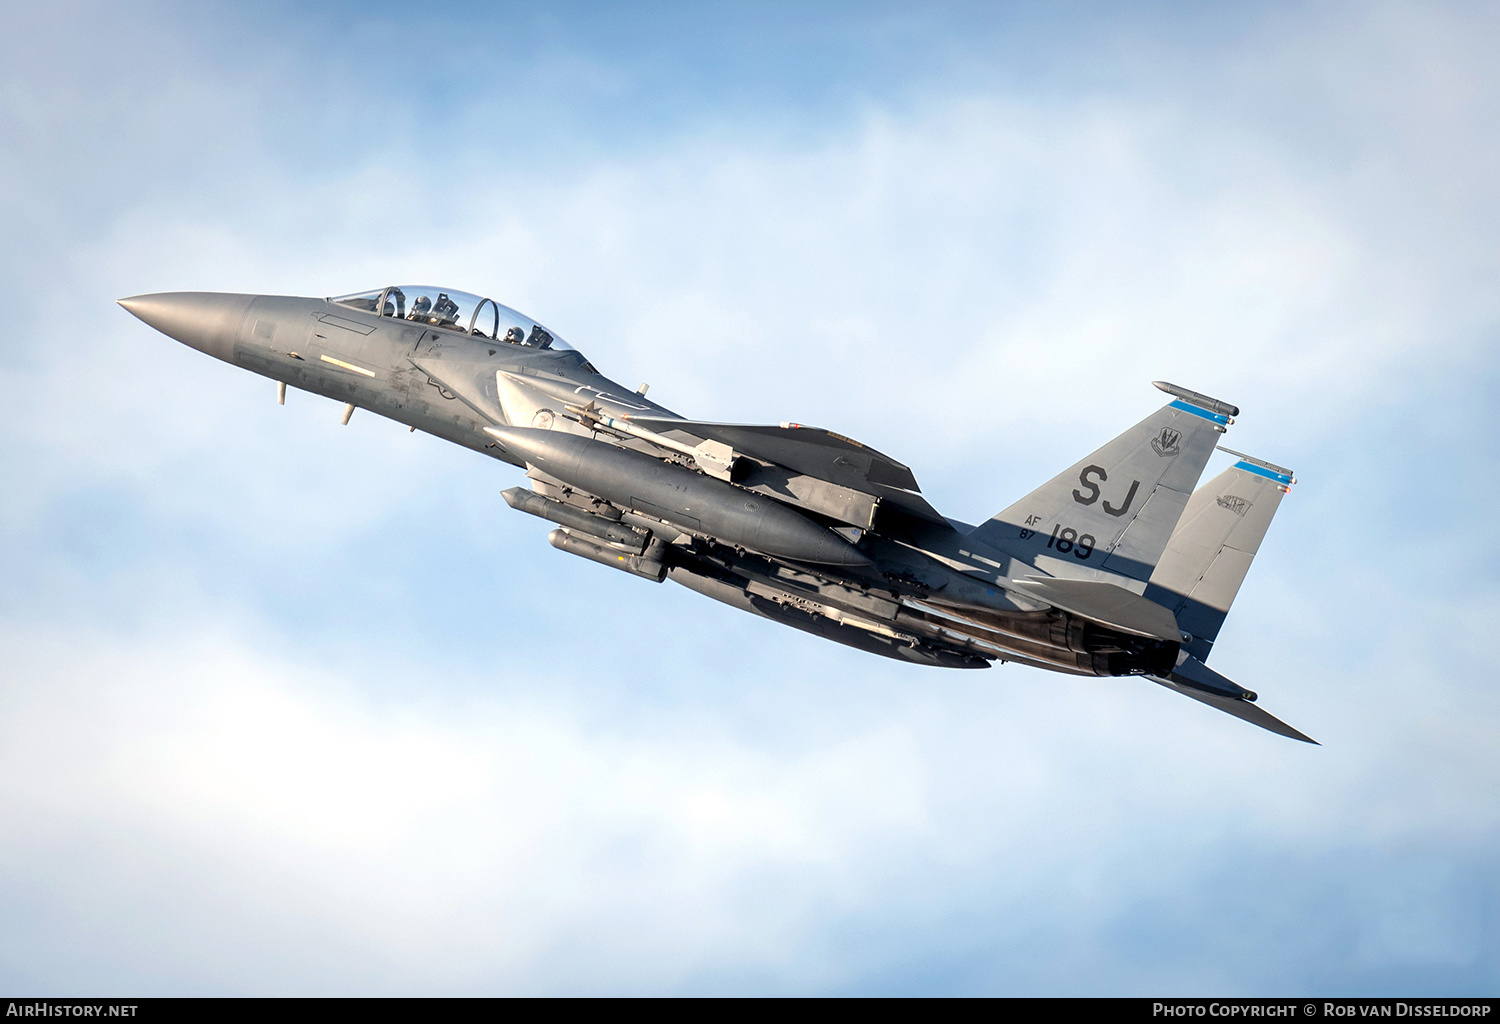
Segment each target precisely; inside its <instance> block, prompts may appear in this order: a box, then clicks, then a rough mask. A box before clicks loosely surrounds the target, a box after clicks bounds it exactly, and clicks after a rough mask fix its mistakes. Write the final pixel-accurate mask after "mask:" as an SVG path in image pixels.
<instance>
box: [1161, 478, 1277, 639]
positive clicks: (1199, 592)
mask: <svg viewBox="0 0 1500 1024" xmlns="http://www.w3.org/2000/svg"><path fill="white" fill-rule="evenodd" d="M1230 454H1232V455H1239V452H1231V453H1230ZM1294 482H1295V481H1294V479H1293V477H1292V472H1291V470H1289V469H1282V468H1281V467H1280V466H1273V465H1271V464H1270V463H1269V462H1262V461H1260V460H1259V459H1252V458H1250V457H1249V456H1241V458H1240V461H1239V462H1236V463H1235V464H1234V465H1233V466H1231V467H1230V468H1228V469H1226V470H1225V471H1224V472H1222V473H1220V474H1219V475H1218V476H1216V477H1214V478H1213V479H1212V480H1210V481H1209V482H1208V483H1206V484H1204V485H1203V486H1202V487H1200V488H1198V490H1196V491H1194V492H1193V496H1192V498H1191V499H1189V501H1188V504H1187V508H1186V509H1185V510H1184V511H1183V513H1182V519H1181V521H1180V522H1179V523H1178V524H1177V529H1176V531H1175V532H1173V534H1172V539H1171V541H1170V542H1169V543H1168V544H1167V549H1166V551H1165V552H1163V554H1162V557H1161V561H1160V562H1159V563H1158V564H1157V566H1156V571H1155V572H1153V573H1152V574H1151V582H1150V585H1149V586H1148V587H1147V588H1146V597H1147V598H1149V599H1150V600H1152V601H1155V602H1156V603H1157V604H1160V605H1165V606H1166V607H1167V608H1168V609H1169V610H1170V611H1172V612H1173V613H1174V614H1175V615H1176V616H1177V624H1178V625H1179V626H1181V627H1182V630H1183V632H1185V633H1190V634H1192V640H1191V641H1189V642H1188V643H1187V644H1186V645H1185V646H1184V650H1186V651H1187V653H1189V654H1191V655H1192V656H1193V657H1195V658H1197V659H1198V660H1199V661H1207V660H1208V652H1209V651H1210V650H1211V649H1212V647H1213V643H1214V640H1215V639H1216V638H1217V637H1218V635H1219V628H1220V627H1221V626H1223V625H1224V618H1225V616H1226V615H1228V614H1229V606H1230V605H1231V604H1232V603H1234V598H1235V595H1236V594H1238V593H1239V590H1240V584H1241V583H1243V582H1244V581H1245V574H1246V573H1247V572H1249V570H1250V562H1251V560H1252V559H1254V558H1255V553H1256V551H1258V550H1259V549H1260V542H1261V539H1262V538H1263V537H1265V535H1266V529H1267V528H1268V527H1269V526H1270V525H1271V517H1272V516H1274V515H1275V514H1276V509H1277V506H1279V505H1280V504H1281V496H1282V495H1283V494H1286V493H1287V492H1288V491H1289V490H1290V489H1291V485H1292V484H1293V483H1294Z"/></svg>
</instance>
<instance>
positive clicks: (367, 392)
mask: <svg viewBox="0 0 1500 1024" xmlns="http://www.w3.org/2000/svg"><path fill="white" fill-rule="evenodd" d="M121 305H123V306H125V308H126V309H128V310H129V311H130V312H131V313H133V314H134V315H136V316H137V317H139V318H140V319H142V320H143V321H145V322H146V323H148V324H150V325H151V326H153V327H155V328H157V329H158V330H160V331H162V332H163V333H164V334H167V335H168V336H170V337H173V338H175V339H177V340H178V341H180V342H182V343H184V344H186V345H189V346H191V347H193V348H196V349H198V350H200V351H202V352H205V353H207V354H208V355H211V356H214V357H215V358H218V359H222V360H224V361H225V362H228V363H232V364H233V365H235V366H238V367H241V368H242V369H246V370H249V371H251V372H252V373H257V374H260V375H261V376H264V377H267V378H269V379H271V380H274V381H277V382H278V383H280V384H281V385H283V386H291V387H294V388H297V389H300V390H303V391H308V392H312V393H313V394H317V395H322V396H324V397H326V398H330V399H333V400H334V401H336V402H340V403H343V404H344V405H345V407H346V410H345V422H348V418H349V416H350V415H351V414H352V413H353V412H354V411H356V410H368V411H369V412H372V413H376V414H378V415H381V416H385V417H388V418H390V419H392V420H395V421H397V422H399V423H402V424H405V425H407V426H409V427H410V428H412V429H413V430H420V431H423V432H425V433H428V434H431V435H433V436H436V437H440V438H442V439H444V440H446V441H451V442H453V443H454V444H459V445H463V446H464V447H466V448H471V449H473V450H474V451H477V452H480V453H481V454H484V455H487V456H489V457H491V458H494V459H498V460H500V461H503V462H507V463H509V464H511V465H514V466H518V467H522V468H525V469H527V471H528V472H527V475H528V477H530V478H531V479H532V485H533V488H534V489H535V490H536V491H537V493H538V494H539V495H542V496H543V497H544V498H546V499H547V500H548V501H553V502H556V503H557V504H558V506H562V505H568V504H571V505H573V506H576V508H575V509H574V511H573V512H572V513H569V515H574V516H576V514H577V513H578V511H580V510H581V511H582V512H584V513H585V514H587V515H590V516H595V517H598V521H599V522H601V523H610V524H615V525H613V526H610V527H609V528H608V529H606V528H604V527H603V526H600V527H596V528H595V529H594V532H593V533H589V532H588V531H581V530H577V529H575V527H574V526H568V525H564V526H563V528H562V530H561V531H554V533H555V535H554V537H553V543H554V544H555V545H556V546H558V547H561V548H563V549H564V550H569V551H572V552H574V553H578V554H583V555H585V556H586V557H589V558H592V559H593V560H595V561H600V562H603V563H604V564H612V565H615V567H616V568H622V569H626V570H627V571H631V572H634V573H636V574H637V575H646V576H648V577H650V578H657V579H661V578H666V577H668V576H670V578H672V579H673V580H675V581H677V582H679V583H682V584H684V585H685V586H688V587H690V588H692V589H694V590H697V591H698V592H700V593H703V594H705V595H707V596H710V597H713V598H714V599H716V600H719V601H723V602H725V603H728V604H731V605H733V606H735V607H739V608H742V609H743V610H746V611H751V612H753V613H755V614H758V615H762V616H765V617H768V618H772V619H775V620H777V621H780V622H782V623H783V624H786V625H791V626H794V627H796V628H799V629H803V630H806V631H808V632H813V633H817V634H819V635H823V636H826V637H828V638H829V639H834V640H837V641H838V642H840V643H845V644H848V645H850V646H855V647H860V648H862V649H864V650H869V651H872V652H874V653H878V654H882V655H884V656H887V657H896V658H900V659H903V660H907V661H914V662H917V663H922V664H933V665H946V666H951V667H983V666H985V665H987V664H988V663H989V662H990V661H991V660H994V659H996V658H1003V659H1004V660H1011V661H1020V662H1024V663H1029V664H1033V665H1038V666H1041V667H1045V668H1049V669H1053V670H1057V671H1064V672H1070V673H1078V674H1087V675H1118V674H1124V673H1131V672H1138V671H1143V670H1144V669H1145V668H1147V667H1150V666H1157V667H1160V666H1161V665H1162V664H1165V661H1164V659H1168V660H1169V659H1170V658H1171V657H1172V656H1174V655H1175V651H1176V643H1175V642H1163V641H1142V640H1141V638H1139V637H1130V636H1122V635H1116V634H1109V635H1106V634H1105V633H1101V631H1100V630H1099V629H1098V628H1097V627H1096V626H1093V625H1089V626H1085V625H1083V624H1081V623H1080V622H1079V621H1077V620H1075V619H1073V618H1071V617H1070V616H1068V615H1067V614H1063V613H1059V612H1057V611H1055V610H1053V609H1051V608H1050V607H1049V605H1048V604H1047V602H1045V601H1040V600H1028V598H1027V597H1026V596H1024V595H1021V596H1017V595H1016V594H1015V593H1013V592H1011V591H1008V590H1007V589H1006V588H1004V587H1002V586H1001V585H999V582H998V581H1000V580H1002V579H1003V578H1005V577H1007V576H1008V575H1011V576H1013V575H1018V574H1020V573H1022V572H1026V571H1033V570H1031V568H1030V567H1029V566H1026V565H1022V564H1021V563H1018V562H1016V561H1015V560H1014V559H1012V558H1010V557H1009V556H1007V555H1006V554H1004V553H1003V552H1001V551H998V550H996V549H994V548H991V547H987V546H985V545H983V544H979V543H976V542H974V541H973V540H971V539H969V538H968V537H967V536H966V535H965V533H964V532H962V531H961V530H960V529H956V528H955V526H954V525H953V524H952V523H951V521H946V520H944V519H943V518H942V517H941V516H939V515H937V514H936V513H935V511H933V510H932V509H931V507H930V506H928V505H926V503H925V502H924V501H921V500H920V499H919V498H916V497H915V496H913V495H911V494H906V496H905V497H904V498H903V497H902V493H898V492H895V491H890V490H889V489H887V498H886V499H884V500H885V502H886V503H885V504H884V505H882V504H881V501H880V500H876V501H874V502H873V503H872V504H870V505H869V512H870V518H869V521H868V522H865V521H863V519H862V518H861V516H854V517H850V516H848V515H847V514H845V513H842V512H841V511H840V509H842V508H843V507H844V506H842V505H838V504H837V501H838V500H843V499H844V498H848V497H849V495H850V494H853V492H848V491H847V489H843V490H839V489H838V488H833V489H830V486H829V485H828V484H827V483H826V482H824V481H820V480H819V479H817V478H813V477H807V476H799V475H796V474H791V475H789V474H788V472H787V470H786V469H785V468H784V467H782V466H778V465H776V464H775V463H774V461H773V462H764V461H762V462H757V461H756V460H755V459H751V458H744V459H741V460H740V464H741V465H742V466H748V467H749V469H750V475H749V477H748V478H736V480H735V481H733V482H729V481H727V480H725V479H717V480H716V479H712V478H710V477H708V476H706V475H704V474H703V473H701V472H699V470H698V469H697V468H695V467H694V466H693V464H692V462H691V461H690V460H684V459H683V458H681V457H680V456H674V455H673V453H672V452H670V451H667V452H663V451H662V450H661V448H660V446H659V444H653V443H651V442H649V441H642V440H640V439H639V438H637V437H634V436H631V435H629V434H620V433H619V432H618V431H616V432H614V433H609V432H607V431H601V429H600V421H599V417H604V422H608V421H609V418H611V417H614V418H619V421H620V422H627V421H629V419H630V418H631V417H638V418H643V419H650V420H652V421H654V422H657V423H658V424H660V422H661V421H663V420H678V421H682V422H684V423H687V422H688V421H684V420H682V417H680V416H679V415H678V414H677V413H675V412H673V411H672V410H669V409H667V408H666V407H664V406H661V405H659V404H657V403H656V402H653V401H651V400H649V399H648V398H646V397H645V395H644V393H642V392H638V391H634V390H631V389H629V388H626V387H624V386H622V385H621V384H619V383H618V382H616V381H613V380H611V379H609V378H608V377H605V376H604V375H602V374H600V373H599V372H598V370H597V369H596V368H595V367H594V366H593V364H592V363H590V362H589V361H588V360H587V359H586V358H585V357H584V356H583V355H582V354H581V353H579V352H577V351H575V350H573V349H572V348H571V347H570V346H568V345H567V344H566V343H565V342H563V341H562V340H561V339H560V338H558V337H557V336H556V334H555V333H553V332H551V331H549V330H547V329H546V328H544V327H542V326H541V325H540V324H537V323H536V322H535V321H532V320H531V319H530V318H528V317H525V316H524V315H522V314H520V313H517V312H516V311H514V310H511V309H509V308H507V307H505V306H501V305H498V304H497V303H495V302H493V300H490V299H482V298H479V297H477V296H472V295H467V294H466V293H463V292H459V291H455V290H451V289H439V288H425V287H418V286H402V287H399V288H398V287H391V288H386V289H383V290H381V291H378V292H369V293H364V294H361V295H353V296H344V297H341V298H336V299H322V298H304V297H294V296H276V295H238V294H227V293H204V292H176V293H161V294H156V295H142V296H136V297H134V298H131V299H125V300H122V301H121ZM584 407H586V408H584ZM581 408H582V409H584V411H583V417H582V418H580V415H579V411H580V409H581ZM591 416H592V417H594V419H589V418H588V417H591ZM784 426H787V425H784ZM793 426H794V425H793ZM516 428H519V429H516ZM656 436H657V437H658V440H660V435H656ZM833 436H834V437H835V438H837V437H838V435H833ZM840 440H842V441H845V442H847V439H840ZM507 442H509V446H507ZM851 444H852V442H851ZM679 447H681V446H679ZM860 449H861V446H858V445H857V444H856V445H854V447H853V448H852V449H850V453H851V455H852V456H854V457H855V459H856V461H858V458H859V456H860ZM559 467H561V468H559ZM903 469H904V467H903ZM908 472H909V471H908ZM835 492H837V493H835ZM903 493H904V492H903ZM830 494H832V495H833V497H829V495H830ZM855 497H858V495H855ZM766 498H770V499H771V500H770V501H767V500H765V499H766ZM835 499H837V500H835ZM901 501H906V502H907V503H908V505H909V506H910V508H911V509H915V510H916V514H914V515H913V514H909V512H910V509H909V510H908V512H902V510H901V508H900V502H901ZM820 502H821V503H822V504H820ZM829 502H834V504H829ZM893 502H894V503H893ZM674 503H675V504H674ZM547 507H550V506H543V508H544V510H543V511H541V512H536V511H532V514H536V515H542V516H543V517H544V518H548V517H549V516H548V514H547V512H546V511H545V509H546V508H547ZM882 509H883V511H881V510H882ZM923 510H926V511H925V512H924V511H923ZM527 511H530V509H527ZM877 512H878V513H879V515H878V517H877ZM841 515H842V517H843V518H840V517H841ZM550 518H552V519H553V521H554V522H563V520H564V519H565V518H567V517H566V516H563V515H562V514H561V513H559V514H558V515H555V516H550ZM877 518H878V523H877ZM854 520H859V522H858V525H855V526H850V525H848V524H849V523H851V521H854ZM574 522H575V526H576V520H575V521H574ZM620 529H629V530H634V531H636V533H638V534H639V535H640V543H639V544H637V545H629V546H627V547H628V550H627V551H625V552H624V553H621V549H620V545H618V544H613V545H612V543H611V542H610V541H608V540H606V539H603V538H602V537H601V535H602V534H608V533H610V532H611V531H612V530H613V531H616V532H617V531H618V530H620ZM648 541H649V543H650V545H651V546H650V547H648V546H647V544H648ZM642 559H644V560H645V561H642ZM627 561H628V563H629V564H627ZM617 563H618V564H617Z"/></svg>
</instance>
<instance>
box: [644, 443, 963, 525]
mask: <svg viewBox="0 0 1500 1024" xmlns="http://www.w3.org/2000/svg"><path fill="white" fill-rule="evenodd" d="M629 419H630V422H631V423H633V424H635V425H636V426H639V427H644V428H645V429H647V430H652V431H655V432H657V433H660V434H665V435H667V436H669V437H670V436H672V435H674V434H676V435H680V436H682V437H685V438H692V439H695V440H697V441H717V442H719V443H720V444H726V445H728V446H729V447H730V448H732V449H734V452H735V453H736V454H737V455H744V456H748V457H750V458H752V459H755V460H757V461H760V462H765V463H770V464H772V465H774V466H779V467H782V468H783V469H785V470H787V471H789V472H790V473H791V474H793V475H794V476H796V477H803V478H809V479H811V480H814V481H822V482H824V483H827V484H832V485H833V486H834V487H835V488H838V489H840V490H842V491H846V492H853V494H854V495H860V496H868V497H869V498H870V499H871V503H870V506H869V507H872V508H873V505H874V504H876V503H878V504H879V505H880V506H881V507H884V508H895V509H899V510H900V511H902V512H905V513H906V514H908V515H911V516H915V517H916V518H918V519H924V520H927V521H928V522H931V523H936V524H940V525H943V526H948V522H947V520H945V519H944V518H943V517H942V515H941V514H940V513H939V512H938V511H937V510H936V509H935V508H933V507H932V506H931V505H929V504H928V503H927V500H926V499H925V498H923V497H921V488H919V487H918V486H917V478H916V477H915V476H913V475H912V471H911V469H910V468H909V467H907V466H906V465H904V464H902V463H900V462H897V461H896V460H895V459H893V458H891V457H890V456H888V455H884V454H882V453H880V452H878V451H876V450H875V449H873V448H870V447H867V446H865V445H863V444H860V443H859V442H858V441H855V440H854V439H853V438H848V437H845V436H844V435H842V434H836V433H834V432H833V431H831V430H823V429H822V428H820V427H804V426H802V425H801V424H798V423H783V424H780V425H765V426H762V425H757V424H745V423H707V422H702V421H699V420H680V419H670V418H666V417H646V416H631V417H630V418H629ZM748 485H749V486H750V487H751V489H752V490H757V489H764V490H766V492H767V493H770V494H773V495H776V496H778V497H786V498H788V499H789V500H792V501H793V502H794V503H801V504H805V505H807V506H808V507H812V508H814V509H815V510H816V511H821V512H825V514H828V515H831V516H832V517H833V518H836V519H840V520H841V521H846V522H849V521H851V517H850V516H849V514H848V513H847V512H846V511H844V510H845V509H847V508H849V507H851V505H852V506H855V507H857V506H859V505H860V502H858V501H853V502H851V501H850V500H849V496H848V495H840V496H839V497H840V499H841V500H839V501H837V502H832V503H829V507H828V508H820V507H818V504H822V503H828V502H827V500H826V499H825V498H822V497H820V499H818V502H817V503H809V502H807V501H806V500H802V501H799V500H798V499H799V497H801V498H804V499H805V496H806V495H807V494H809V493H814V492H815V491H816V489H811V490H810V489H808V488H807V487H805V486H803V487H801V488H799V487H798V486H797V484H796V482H795V481H781V482H779V483H771V482H767V483H766V484H765V486H764V487H763V488H761V487H756V486H755V484H754V482H753V481H752V482H749V484H748ZM824 490H825V492H826V489H824ZM778 491H784V492H785V493H784V494H778V493H777V492H778ZM856 518H857V517H856ZM852 525H856V526H861V527H867V526H868V525H870V524H869V523H868V522H853V523H852ZM950 528H951V527H950Z"/></svg>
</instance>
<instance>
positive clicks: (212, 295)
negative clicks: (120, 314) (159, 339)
mask: <svg viewBox="0 0 1500 1024" xmlns="http://www.w3.org/2000/svg"><path fill="white" fill-rule="evenodd" d="M119 301H120V305H121V306H124V307H125V309H126V311H127V312H129V313H130V314H131V315H132V316H135V317H137V318H138V319H140V320H141V321H143V322H145V323H146V324H149V325H150V326H152V327H154V328H156V329H157V330H158V331H161V332H162V333H163V334H165V335H166V336H167V337H169V338H175V339H176V340H177V341H180V342H182V343H183V344H184V345H187V346H188V347H189V348H195V349H197V350H198V351H199V352H206V353H207V354H209V355H211V356H214V357H215V358H218V359H222V360H224V361H225V362H233V361H234V343H235V339H236V338H238V337H239V333H240V323H241V321H243V320H244V319H245V311H246V310H248V309H249V308H250V303H252V302H254V301H255V296H254V295H233V294H229V293H226V292H158V293H156V294H154V295H132V296H131V297H130V298H128V299H121V300H119Z"/></svg>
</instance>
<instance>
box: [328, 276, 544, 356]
mask: <svg viewBox="0 0 1500 1024" xmlns="http://www.w3.org/2000/svg"><path fill="white" fill-rule="evenodd" d="M328 301H329V302H336V303H338V304H339V305H341V306H349V307H351V308H352V309H359V310H363V311H364V312H366V313H374V314H375V315H376V316H388V317H392V318H394V319H397V320H410V321H412V322H414V323H419V324H423V325H425V326H428V327H440V328H443V329H445V330H449V331H458V332H459V333H460V334H469V335H473V336H474V337H476V338H485V339H488V340H491V341H502V342H509V343H510V344H512V345H524V346H527V347H529V348H539V349H552V350H554V351H565V352H571V351H572V350H573V346H572V345H569V344H568V343H567V342H566V341H563V340H562V339H561V338H559V337H558V336H557V335H555V334H553V333H552V332H551V331H549V330H547V328H545V327H543V326H542V325H541V324H539V323H537V322H536V321H535V320H533V319H531V317H529V316H524V315H523V314H521V313H517V312H516V311H515V310H513V309H511V308H510V307H508V306H502V305H500V304H499V303H498V302H496V301H495V300H494V299H485V298H480V297H479V296H478V295H470V294H469V293H468V292H461V291H459V290H458V289H456V288H434V287H431V286H429V285H419V284H403V285H394V284H393V285H391V286H389V287H387V288H381V289H378V290H376V291H373V292H359V293H357V294H355V295H339V296H336V297H334V298H331V299H329V300H328Z"/></svg>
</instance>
